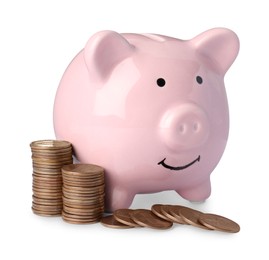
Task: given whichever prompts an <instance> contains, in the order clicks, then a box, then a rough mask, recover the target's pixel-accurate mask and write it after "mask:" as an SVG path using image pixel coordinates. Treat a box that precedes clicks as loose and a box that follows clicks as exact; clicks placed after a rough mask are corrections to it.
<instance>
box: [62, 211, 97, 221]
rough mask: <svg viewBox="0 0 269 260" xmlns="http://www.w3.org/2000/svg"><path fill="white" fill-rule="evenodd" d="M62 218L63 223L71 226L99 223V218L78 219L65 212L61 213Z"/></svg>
mask: <svg viewBox="0 0 269 260" xmlns="http://www.w3.org/2000/svg"><path fill="white" fill-rule="evenodd" d="M62 218H63V220H64V221H66V222H68V223H71V224H93V223H96V222H98V221H99V218H96V217H94V218H92V217H82V218H80V217H79V216H77V215H73V214H68V213H66V212H65V211H62Z"/></svg>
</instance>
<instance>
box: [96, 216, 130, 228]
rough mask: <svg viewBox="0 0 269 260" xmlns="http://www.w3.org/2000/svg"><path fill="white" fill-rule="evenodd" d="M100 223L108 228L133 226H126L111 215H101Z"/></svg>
mask: <svg viewBox="0 0 269 260" xmlns="http://www.w3.org/2000/svg"><path fill="white" fill-rule="evenodd" d="M101 224H102V225H104V226H106V227H110V228H121V229H123V228H133V227H132V226H128V225H125V224H123V223H121V222H119V221H117V220H116V219H115V217H114V216H113V215H110V216H106V217H103V218H102V219H101Z"/></svg>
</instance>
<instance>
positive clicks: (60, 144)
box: [30, 140, 71, 150]
mask: <svg viewBox="0 0 269 260" xmlns="http://www.w3.org/2000/svg"><path fill="white" fill-rule="evenodd" d="M30 147H31V148H32V149H38V150H39V149H48V148H49V149H50V150H53V149H64V148H69V147H71V143H69V142H67V141H64V140H39V141H34V142H32V143H31V144H30Z"/></svg>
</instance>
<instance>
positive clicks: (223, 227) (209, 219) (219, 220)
mask: <svg viewBox="0 0 269 260" xmlns="http://www.w3.org/2000/svg"><path fill="white" fill-rule="evenodd" d="M199 221H200V223H202V224H203V225H204V226H206V227H208V228H210V229H214V230H219V231H225V232H231V233H237V232H239V231H240V226H239V225H238V224H237V223H236V222H234V221H233V220H231V219H228V218H226V217H223V216H219V215H216V214H210V213H204V214H202V215H201V216H200V217H199Z"/></svg>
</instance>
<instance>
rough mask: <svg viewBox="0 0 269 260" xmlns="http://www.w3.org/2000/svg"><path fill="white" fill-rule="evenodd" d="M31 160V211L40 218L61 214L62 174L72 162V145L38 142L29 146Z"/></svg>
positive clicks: (67, 143) (47, 141)
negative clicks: (63, 169) (64, 166)
mask: <svg viewBox="0 0 269 260" xmlns="http://www.w3.org/2000/svg"><path fill="white" fill-rule="evenodd" d="M30 147H31V151H32V160H33V185H32V188H33V202H32V210H33V212H34V213H35V214H37V215H41V216H57V215H61V213H62V207H63V202H62V173H61V168H62V166H63V165H65V164H70V163H72V162H73V158H72V145H71V143H69V142H67V141H60V140H40V141H34V142H32V143H31V144H30Z"/></svg>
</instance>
